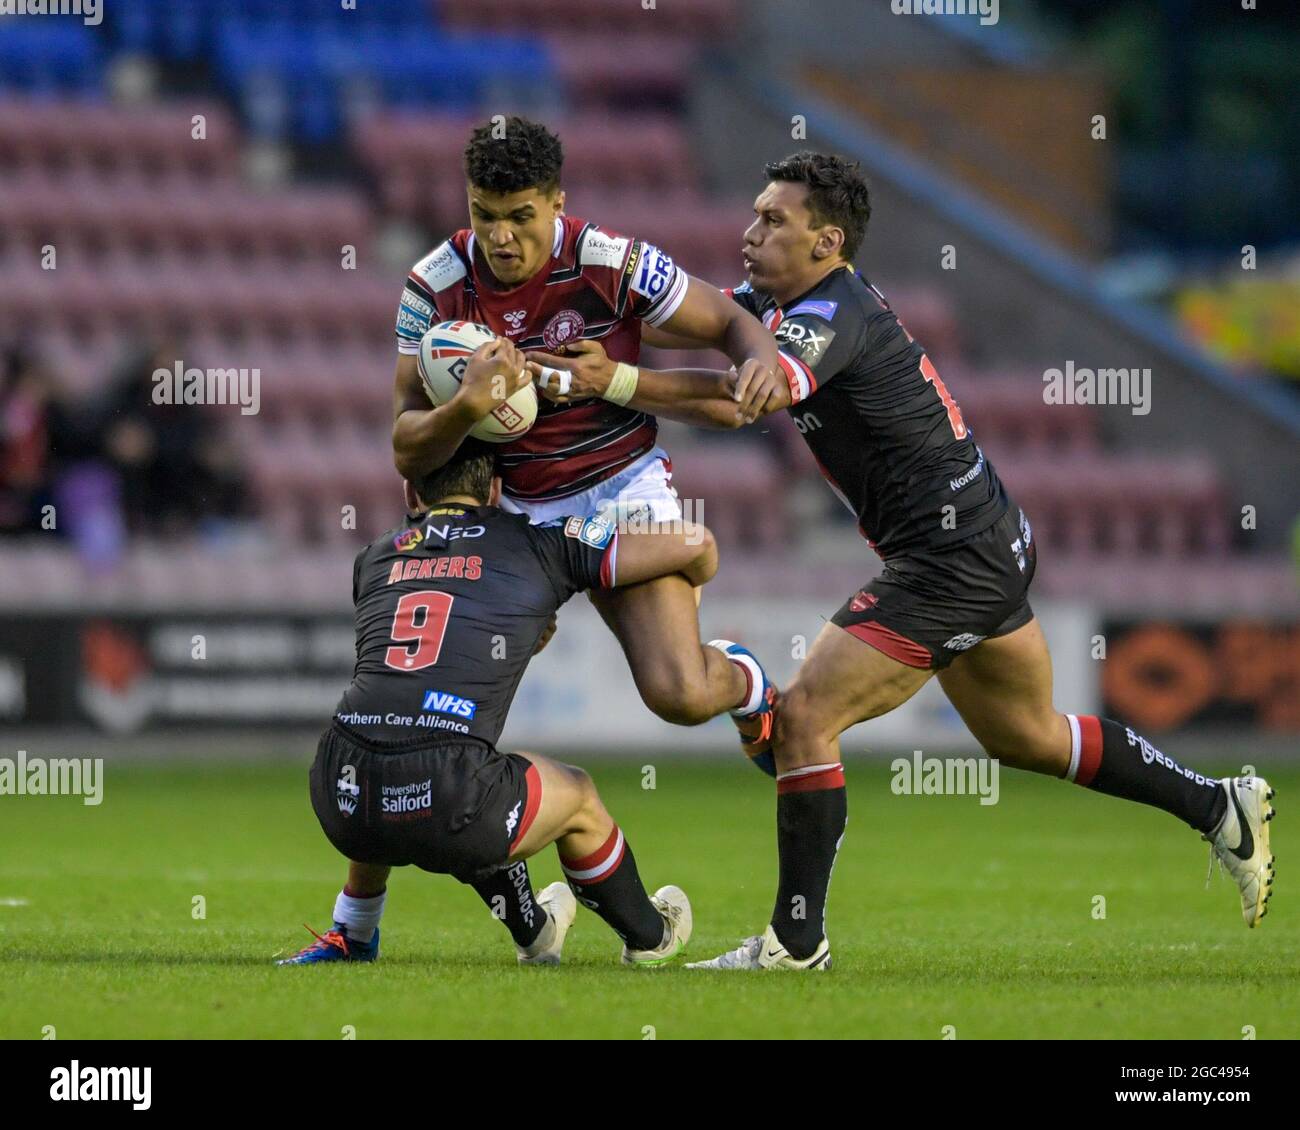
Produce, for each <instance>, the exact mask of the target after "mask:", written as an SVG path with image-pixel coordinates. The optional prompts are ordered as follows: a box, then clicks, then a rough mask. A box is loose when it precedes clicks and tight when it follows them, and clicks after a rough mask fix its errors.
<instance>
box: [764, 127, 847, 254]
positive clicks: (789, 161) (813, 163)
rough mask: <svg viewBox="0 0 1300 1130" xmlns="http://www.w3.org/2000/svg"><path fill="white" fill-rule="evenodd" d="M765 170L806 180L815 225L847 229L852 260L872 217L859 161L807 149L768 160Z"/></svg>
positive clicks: (769, 174) (788, 178) (772, 174)
mask: <svg viewBox="0 0 1300 1130" xmlns="http://www.w3.org/2000/svg"><path fill="white" fill-rule="evenodd" d="M763 171H764V172H765V173H766V174H767V179H768V180H777V181H794V182H796V183H798V184H806V185H807V186H808V211H809V213H810V215H811V216H812V222H813V226H814V227H819V228H820V227H825V226H826V225H827V224H833V225H834V226H835V227H837V228H840V229H841V230H842V231H843V232H844V249H843V255H844V258H845V259H848V260H852V259H853V257H854V256H855V255H857V253H858V249H859V248H860V247H861V246H862V240H863V237H865V236H866V234H867V221H868V220H870V219H871V191H870V189H869V188H868V186H867V181H866V178H865V177H864V176H863V175H862V166H861V165H859V164H858V162H857V161H846V160H845V159H844V158H843V157H837V156H836V155H835V154H834V153H814V152H812V151H811V150H809V149H805V150H803V152H801V153H793V154H791V155H790V156H789V157H785V158H783V159H782V160H780V161H769V162H768V164H767V165H765V166H764V167H763Z"/></svg>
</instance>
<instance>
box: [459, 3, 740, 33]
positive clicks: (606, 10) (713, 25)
mask: <svg viewBox="0 0 1300 1130" xmlns="http://www.w3.org/2000/svg"><path fill="white" fill-rule="evenodd" d="M737 5H738V0H659V3H657V4H656V5H655V7H654V8H651V9H647V8H643V7H642V6H641V5H640V4H639V3H636V0H631V2H629V0H494V2H493V3H492V4H484V3H483V2H482V0H442V2H441V4H440V11H441V14H442V18H443V20H444V21H446V23H447V24H448V26H450V27H458V28H464V29H467V30H472V31H476V32H482V31H488V30H493V29H499V30H501V31H505V32H514V33H517V32H518V31H519V29H520V28H529V29H536V30H542V31H556V32H559V31H563V32H566V33H571V32H581V31H586V30H590V29H597V30H602V31H607V32H615V33H622V34H624V35H637V34H643V33H646V32H651V31H652V32H654V33H656V34H662V35H670V36H674V37H678V38H684V39H709V38H717V37H720V36H725V35H727V34H728V33H729V32H731V31H732V30H733V29H734V28H735V27H736V16H737Z"/></svg>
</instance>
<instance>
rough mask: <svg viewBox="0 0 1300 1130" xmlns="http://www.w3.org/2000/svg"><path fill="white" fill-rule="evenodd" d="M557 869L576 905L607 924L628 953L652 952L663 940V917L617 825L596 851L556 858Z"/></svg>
mask: <svg viewBox="0 0 1300 1130" xmlns="http://www.w3.org/2000/svg"><path fill="white" fill-rule="evenodd" d="M560 866H561V867H562V868H564V877H565V878H566V879H568V880H569V887H570V888H571V889H572V890H573V893H574V894H575V895H576V896H577V898H578V901H579V902H580V903H582V905H583V906H588V907H590V908H591V909H592V910H594V911H595V912H596V913H597V914H599V915H600V916H601V918H603V919H604V920H605V921H606V922H608V923H609V925H610V927H611V928H612V929H613V931H614V933H616V934H617V935H618V936H619V937H620V938H622V939H623V941H624V943H625V944H626V945H627V947H628V949H633V950H652V949H655V948H656V947H657V946H659V944H660V943H661V942H662V941H663V940H664V920H663V915H661V914H660V913H659V911H657V910H656V909H655V908H654V903H652V902H651V901H650V897H649V896H648V895H647V894H646V893H645V887H643V886H642V885H641V876H640V875H638V874H637V870H636V859H635V858H633V856H632V846H631V845H630V844H629V843H628V842H627V841H626V840H625V839H624V838H623V833H622V831H621V830H620V829H619V826H618V825H617V824H615V825H614V830H613V831H612V832H610V834H609V839H607V840H606V841H605V842H604V843H603V844H602V845H601V846H600V849H599V850H598V851H594V852H592V853H591V854H590V855H587V856H584V857H583V858H581V859H565V857H564V856H560Z"/></svg>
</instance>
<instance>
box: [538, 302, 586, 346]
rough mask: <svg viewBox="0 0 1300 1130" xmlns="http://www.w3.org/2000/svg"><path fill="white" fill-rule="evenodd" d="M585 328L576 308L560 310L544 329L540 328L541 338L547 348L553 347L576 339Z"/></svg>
mask: <svg viewBox="0 0 1300 1130" xmlns="http://www.w3.org/2000/svg"><path fill="white" fill-rule="evenodd" d="M586 328H587V323H586V322H584V321H583V320H582V315H581V314H579V313H578V312H577V311H576V310H561V311H560V312H559V313H558V314H556V315H555V317H554V318H552V319H551V320H550V321H549V322H547V323H546V329H544V330H542V340H543V341H544V342H546V348H547V349H554V348H555V347H556V346H557V345H568V344H569V343H570V342H574V341H577V340H578V339H579V338H580V337H582V331H583V330H584V329H586Z"/></svg>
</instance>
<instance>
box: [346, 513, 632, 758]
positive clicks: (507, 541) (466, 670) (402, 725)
mask: <svg viewBox="0 0 1300 1130" xmlns="http://www.w3.org/2000/svg"><path fill="white" fill-rule="evenodd" d="M617 552H618V532H617V530H616V528H615V525H614V523H613V522H612V521H610V520H606V519H605V518H595V517H593V518H570V519H568V520H567V521H566V522H564V523H563V524H562V525H556V526H530V525H529V524H528V519H527V517H525V516H524V515H522V514H507V513H506V512H505V511H503V510H498V509H497V508H496V507H491V506H477V507H466V506H437V507H434V508H433V509H432V510H429V511H428V512H427V513H425V514H422V515H419V516H418V517H416V518H413V519H412V520H411V521H410V523H409V524H408V525H406V526H401V527H398V528H397V529H395V530H390V531H389V532H388V533H386V534H384V535H383V536H382V537H380V538H378V539H377V540H375V541H373V542H371V543H370V544H369V545H368V546H366V548H365V549H363V550H362V551H361V552H360V553H358V554H357V557H356V562H355V563H354V565H353V569H352V601H353V604H355V606H356V623H357V664H356V669H355V671H354V673H353V676H352V684H351V686H349V687H348V689H347V690H346V691H344V693H343V698H342V699H341V700H340V702H339V706H338V711H337V714H336V716H337V717H338V719H339V720H340V721H342V722H344V723H345V724H346V725H348V726H349V727H351V728H352V729H354V730H357V731H359V732H360V733H361V734H362V735H364V736H366V737H369V738H371V739H376V740H395V739H398V738H406V737H414V736H416V735H418V734H420V733H427V734H428V735H429V736H430V737H431V738H433V737H436V736H438V735H443V736H450V737H458V736H464V735H467V734H468V735H470V736H472V737H477V738H483V739H484V740H486V741H489V742H493V743H495V742H496V740H497V738H498V736H500V733H501V729H502V727H503V726H504V725H505V721H506V713H507V712H508V711H509V709H510V703H511V701H512V700H513V699H514V697H515V688H516V687H517V686H518V685H519V680H520V679H521V678H522V677H523V673H524V669H525V668H526V667H527V666H528V661H529V660H530V659H531V658H532V656H533V652H534V650H535V649H536V647H537V641H538V639H539V638H540V637H541V634H542V632H543V631H544V630H545V628H546V625H547V623H548V621H549V620H550V618H551V614H552V613H554V612H555V610H556V609H557V608H559V607H560V605H561V604H563V603H564V602H565V601H566V600H568V599H569V597H571V596H572V595H573V594H574V593H576V592H581V591H582V590H583V589H588V588H609V587H612V586H613V585H614V583H615V577H614V569H615V561H616V554H617Z"/></svg>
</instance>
